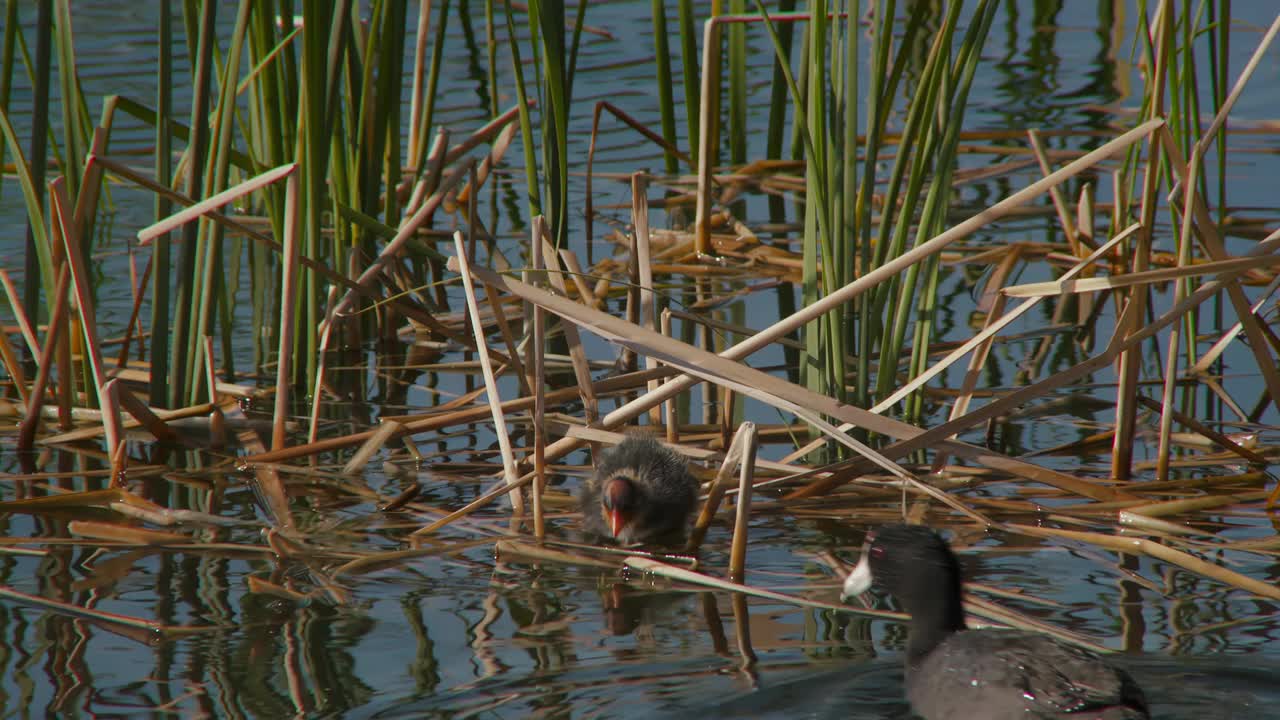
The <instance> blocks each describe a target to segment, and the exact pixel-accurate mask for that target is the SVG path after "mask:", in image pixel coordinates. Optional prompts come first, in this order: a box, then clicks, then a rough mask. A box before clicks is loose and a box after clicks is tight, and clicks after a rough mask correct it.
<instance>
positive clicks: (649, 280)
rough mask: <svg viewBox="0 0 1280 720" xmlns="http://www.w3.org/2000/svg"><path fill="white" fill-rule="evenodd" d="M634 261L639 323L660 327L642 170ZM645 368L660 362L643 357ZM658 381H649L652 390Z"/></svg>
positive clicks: (635, 184)
mask: <svg viewBox="0 0 1280 720" xmlns="http://www.w3.org/2000/svg"><path fill="white" fill-rule="evenodd" d="M631 227H632V228H633V230H632V233H631V261H632V263H633V264H634V267H635V269H636V273H635V277H634V278H633V279H634V280H636V281H637V283H638V287H637V290H638V293H639V299H640V324H641V325H643V326H644V327H647V328H649V329H651V330H657V329H658V315H657V302H656V298H655V295H654V292H653V252H652V249H651V242H650V237H649V179H648V176H647V175H645V174H644V173H642V172H636V173H632V175H631ZM644 367H645V369H646V370H655V369H657V367H658V361H657V360H655V359H654V358H652V357H649V356H648V355H646V356H645V358H644ZM657 387H658V382H657V381H656V380H655V381H652V382H650V383H649V390H650V391H651V392H652V391H653V390H654V389H656V388H657ZM649 422H650V423H651V424H653V425H655V426H656V425H659V424H661V423H662V408H661V407H660V406H659V405H654V406H653V407H652V408H650V409H649Z"/></svg>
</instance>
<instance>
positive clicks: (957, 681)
mask: <svg viewBox="0 0 1280 720" xmlns="http://www.w3.org/2000/svg"><path fill="white" fill-rule="evenodd" d="M868 540H869V542H868V544H867V547H866V550H865V551H864V552H863V554H862V558H861V559H860V560H859V561H858V566H857V567H856V568H854V570H853V572H852V573H850V574H849V577H848V579H846V580H845V581H844V591H843V593H842V595H841V597H842V598H849V597H851V596H854V595H859V594H861V593H863V592H866V591H867V590H868V589H869V588H870V587H871V585H872V583H873V582H874V583H876V584H878V585H880V586H881V587H883V588H884V589H885V590H887V591H888V592H889V593H890V594H891V595H893V596H894V597H896V598H897V599H898V602H899V603H900V604H901V606H902V609H903V610H905V611H906V612H907V613H908V614H910V615H911V623H910V633H911V634H910V637H909V639H908V640H907V672H906V684H907V699H908V700H909V701H910V702H911V706H912V708H913V709H914V710H915V711H916V712H917V713H919V714H920V715H922V716H923V717H925V718H927V720H969V719H977V718H982V719H983V720H1004V719H1005V718H1010V719H1012V718H1022V719H1025V718H1063V719H1066V718H1073V719H1077V720H1083V719H1084V718H1091V719H1092V718H1097V719H1098V720H1104V719H1105V720H1120V719H1121V718H1127V719H1130V720H1138V719H1141V718H1149V717H1150V716H1149V715H1148V713H1147V703H1146V699H1145V698H1144V697H1143V695H1142V690H1141V689H1140V688H1139V687H1138V686H1137V684H1136V683H1134V681H1133V678H1131V677H1129V675H1128V673H1126V672H1125V671H1124V670H1121V669H1119V668H1115V667H1112V666H1111V665H1108V664H1107V663H1105V662H1103V661H1102V660H1101V659H1099V658H1098V657H1097V656H1096V655H1094V654H1093V653H1091V652H1088V651H1086V650H1083V649H1081V648H1077V647H1071V646H1069V645H1063V644H1062V643H1059V642H1057V641H1055V640H1053V639H1051V638H1048V637H1046V636H1044V635H1038V634H1036V633H1030V632H1022V631H1017V630H966V629H965V624H964V610H963V608H962V607H961V599H960V598H961V595H960V565H959V563H958V562H957V561H956V556H955V555H954V554H953V553H952V552H951V548H950V547H949V546H948V545H947V542H946V541H945V540H943V539H942V538H941V537H940V536H938V534H937V533H935V532H934V531H932V530H930V529H929V528H926V527H920V526H918V525H891V526H888V527H884V528H881V529H879V530H876V531H874V532H873V533H872V534H870V535H868Z"/></svg>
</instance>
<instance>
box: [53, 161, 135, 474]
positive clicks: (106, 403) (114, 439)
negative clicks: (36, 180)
mask: <svg viewBox="0 0 1280 720" xmlns="http://www.w3.org/2000/svg"><path fill="white" fill-rule="evenodd" d="M49 201H50V215H51V216H52V218H53V229H54V233H55V234H56V235H57V236H60V237H61V239H62V243H61V245H62V249H63V252H64V253H65V255H64V261H65V262H66V264H67V266H68V267H70V268H71V290H72V291H73V292H74V293H75V297H76V316H77V317H79V318H80V328H81V331H82V332H83V334H84V348H85V355H86V356H87V360H88V362H89V368H90V371H91V373H92V375H93V379H94V385H95V386H96V390H97V393H98V405H99V407H100V408H101V409H102V411H103V421H104V427H105V431H106V441H107V450H108V452H111V453H114V452H115V451H116V450H117V448H119V447H121V445H122V443H123V442H124V432H123V430H122V426H121V420H120V413H119V408H118V407H117V406H116V405H115V403H113V402H112V400H111V396H110V393H109V392H108V391H107V388H106V385H107V373H106V368H105V367H104V365H103V362H102V348H101V346H100V345H99V342H98V323H97V311H96V310H95V308H96V307H97V306H96V305H95V303H94V300H93V289H92V288H93V286H92V282H91V281H90V279H89V272H88V268H86V267H85V264H84V258H85V256H84V253H83V252H81V249H80V237H79V234H78V231H77V229H76V225H75V223H74V221H73V219H72V217H71V216H70V215H69V214H68V213H69V212H70V211H71V207H70V205H71V200H70V198H68V197H67V187H66V180H65V179H64V178H61V177H59V178H57V179H55V180H54V181H53V182H51V183H49ZM68 339H69V338H68ZM67 381H68V376H65V375H59V376H58V384H59V385H65V384H67ZM117 470H123V468H117ZM121 481H122V478H121V477H120V476H119V474H118V473H117V474H116V476H115V477H113V478H112V484H117V483H119V482H121Z"/></svg>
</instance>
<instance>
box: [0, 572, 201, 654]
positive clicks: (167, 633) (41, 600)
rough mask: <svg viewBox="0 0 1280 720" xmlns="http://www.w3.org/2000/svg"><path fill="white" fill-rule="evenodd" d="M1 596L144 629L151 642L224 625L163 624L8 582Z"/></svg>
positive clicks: (71, 614) (48, 608) (114, 624)
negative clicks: (31, 591) (35, 592)
mask: <svg viewBox="0 0 1280 720" xmlns="http://www.w3.org/2000/svg"><path fill="white" fill-rule="evenodd" d="M0 597H3V598H5V599H6V600H12V601H14V602H19V603H22V604H24V605H31V606H33V607H39V608H45V609H46V610H52V611H54V612H57V613H61V614H63V615H70V616H71V617H78V618H83V619H85V620H90V621H93V622H100V623H106V624H107V625H111V626H119V627H125V628H133V629H136V630H145V631H147V632H148V633H149V634H150V635H149V639H148V640H144V641H143V642H150V641H151V640H154V638H155V637H156V636H157V635H159V636H162V637H172V636H175V635H186V634H193V633H200V632H211V631H215V630H220V629H224V626H221V625H207V626H200V627H197V626H194V625H164V624H162V623H158V622H155V621H153V620H143V619H141V618H135V617H131V616H128V615H119V614H116V613H109V612H105V611H102V610H94V609H91V608H85V607H81V606H79V605H73V604H71V603H65V602H59V601H57V600H51V599H49V598H46V597H43V596H40V595H29V594H27V593H24V592H22V591H20V590H15V589H13V588H11V587H9V586H8V585H0Z"/></svg>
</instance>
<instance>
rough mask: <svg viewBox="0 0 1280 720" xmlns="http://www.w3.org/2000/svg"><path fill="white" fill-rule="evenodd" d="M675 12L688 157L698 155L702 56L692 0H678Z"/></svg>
mask: <svg viewBox="0 0 1280 720" xmlns="http://www.w3.org/2000/svg"><path fill="white" fill-rule="evenodd" d="M677 12H678V17H679V23H680V74H681V75H682V76H683V78H684V114H685V124H686V125H688V133H689V136H688V137H689V157H692V158H696V157H698V123H699V122H701V112H702V110H701V103H700V102H699V100H698V98H699V97H700V94H701V93H700V90H699V87H700V86H701V81H700V79H699V77H698V65H699V63H700V62H701V58H702V56H701V55H700V54H699V53H698V37H699V35H700V33H699V32H698V24H697V21H696V19H695V18H694V15H693V0H679V4H678V5H677Z"/></svg>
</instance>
